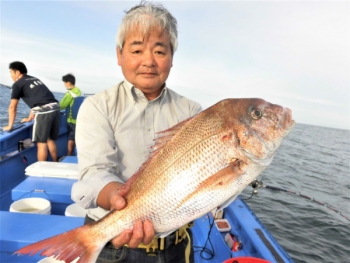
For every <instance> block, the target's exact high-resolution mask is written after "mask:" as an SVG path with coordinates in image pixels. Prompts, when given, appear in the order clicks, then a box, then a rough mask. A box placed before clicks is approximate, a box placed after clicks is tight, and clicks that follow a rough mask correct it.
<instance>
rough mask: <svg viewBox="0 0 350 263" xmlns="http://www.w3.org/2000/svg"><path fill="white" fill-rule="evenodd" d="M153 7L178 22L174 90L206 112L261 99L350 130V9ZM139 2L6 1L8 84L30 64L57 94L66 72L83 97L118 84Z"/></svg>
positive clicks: (295, 4)
mask: <svg viewBox="0 0 350 263" xmlns="http://www.w3.org/2000/svg"><path fill="white" fill-rule="evenodd" d="M154 2H157V3H162V4H163V5H164V6H165V7H166V8H167V9H168V10H169V11H170V12H171V13H172V14H173V15H174V16H175V18H176V19H177V22H178V31H179V36H178V41H179V46H178V50H177V51H176V52H175V54H174V60H173V67H172V70H171V73H170V76H169V78H168V80H167V86H168V87H169V88H171V89H173V90H175V91H176V92H178V93H180V94H182V95H184V96H186V97H188V98H190V99H193V100H195V101H197V102H199V103H200V104H201V105H202V107H203V108H204V109H205V108H207V107H209V106H211V105H213V104H215V103H216V102H218V101H220V100H222V99H225V98H262V99H264V100H266V101H268V102H271V103H275V104H279V105H281V106H284V107H288V108H290V109H291V110H292V112H293V118H294V120H295V121H296V122H297V123H303V124H311V125H317V126H326V127H333V128H342V129H350V2H349V1H203V0H202V1H154ZM137 3H139V1H48V0H46V1H16V0H9V1H4V0H0V29H1V31H0V83H2V84H5V85H9V86H10V85H12V83H13V82H12V80H11V78H10V75H9V69H8V65H9V63H10V62H12V61H22V62H24V63H25V64H26V66H27V68H28V74H29V75H33V76H35V77H37V78H39V79H40V80H42V81H43V82H44V83H45V84H46V85H47V86H48V87H49V88H50V89H51V90H52V91H56V92H65V91H66V90H65V87H64V85H63V82H62V81H61V78H62V76H63V75H65V74H67V73H73V74H74V75H75V76H76V79H77V83H76V85H77V86H78V87H79V88H81V89H82V91H83V93H97V92H100V91H102V90H105V89H108V88H110V87H112V86H113V85H116V84H117V83H118V82H120V81H122V80H123V75H122V72H121V69H120V67H119V66H118V64H117V60H116V41H115V38H116V32H117V29H118V27H119V25H120V22H121V19H122V17H123V16H124V14H125V13H124V12H125V11H126V10H128V9H130V8H131V7H132V6H134V5H136V4H137ZM0 96H1V94H0ZM9 100H10V98H9Z"/></svg>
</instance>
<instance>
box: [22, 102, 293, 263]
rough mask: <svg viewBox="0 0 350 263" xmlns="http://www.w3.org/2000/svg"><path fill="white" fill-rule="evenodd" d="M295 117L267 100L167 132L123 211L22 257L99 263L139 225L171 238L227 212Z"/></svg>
mask: <svg viewBox="0 0 350 263" xmlns="http://www.w3.org/2000/svg"><path fill="white" fill-rule="evenodd" d="M293 126H294V121H293V120H292V118H291V111H290V110H289V109H286V108H283V107H281V106H279V105H275V104H271V103H268V102H266V101H264V100H262V99H226V100H223V101H220V102H218V103H217V104H215V105H213V106H212V107H210V108H208V109H206V110H205V111H203V112H201V113H199V114H198V115H196V116H194V117H192V118H190V119H188V120H186V121H183V122H181V123H179V124H178V125H175V126H174V127H172V128H170V129H168V130H166V131H163V132H160V133H159V136H160V137H159V138H158V139H156V145H155V146H154V152H152V153H151V155H150V158H149V160H148V161H147V162H145V163H144V164H143V165H142V166H141V168H140V170H139V171H138V172H137V173H136V174H135V175H134V176H133V177H132V178H130V179H129V180H128V181H127V182H126V184H125V186H124V189H123V190H124V191H126V194H125V195H124V197H125V199H126V202H127V205H126V207H125V208H124V209H123V210H120V211H115V210H114V211H111V212H110V213H108V214H107V215H106V216H105V217H103V218H101V219H100V220H98V221H97V222H94V223H91V224H87V225H85V226H82V227H80V228H77V229H73V230H71V231H68V232H66V233H63V234H61V235H57V236H54V237H52V238H49V239H46V240H43V241H39V242H37V243H34V244H32V245H29V246H27V247H24V248H22V249H20V250H18V251H17V252H16V253H17V254H27V253H37V252H39V251H41V250H42V251H43V252H42V253H41V255H45V256H52V255H54V256H56V258H57V259H59V260H66V262H70V260H71V259H75V258H76V257H79V258H80V259H79V261H78V262H79V263H81V262H84V263H85V262H95V260H96V258H97V256H98V254H99V252H100V251H101V249H102V248H103V246H104V245H105V244H106V243H107V242H108V241H110V240H111V239H113V238H114V237H116V236H118V235H119V234H120V233H121V232H122V231H123V230H125V229H131V228H132V227H133V224H134V223H135V222H136V221H138V220H146V219H149V220H150V221H151V222H152V223H153V226H154V229H155V232H156V233H157V234H166V233H169V232H171V231H174V230H176V229H178V228H179V227H181V226H183V225H184V224H186V223H188V222H190V221H193V220H194V219H196V218H198V217H200V216H202V215H203V214H205V213H207V212H209V211H211V210H212V209H214V208H216V207H218V206H221V207H224V206H225V205H228V204H229V203H230V202H231V201H233V199H234V198H235V197H236V196H237V195H238V194H239V193H240V192H241V191H242V190H243V189H244V187H246V186H247V185H248V184H249V183H250V182H251V181H252V180H253V179H255V178H256V177H257V176H258V175H259V174H260V173H261V172H262V171H263V170H264V169H265V168H266V167H267V165H269V164H270V163H271V161H272V159H273V156H274V153H275V151H276V150H277V148H278V147H279V145H280V144H281V142H282V139H283V137H285V136H286V135H287V134H288V133H289V132H290V130H291V129H292V127H293Z"/></svg>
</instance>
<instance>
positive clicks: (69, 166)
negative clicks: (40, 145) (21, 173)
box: [25, 161, 79, 179]
mask: <svg viewBox="0 0 350 263" xmlns="http://www.w3.org/2000/svg"><path fill="white" fill-rule="evenodd" d="M25 174H26V175H27V176H38V177H56V178H66V179H78V175H79V171H78V164H77V163H60V162H43V161H42V162H36V163H33V164H31V165H29V166H28V167H27V168H26V170H25Z"/></svg>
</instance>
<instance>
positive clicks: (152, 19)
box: [117, 1, 177, 54]
mask: <svg viewBox="0 0 350 263" xmlns="http://www.w3.org/2000/svg"><path fill="white" fill-rule="evenodd" d="M135 28H138V30H139V31H140V33H141V35H142V36H143V37H145V36H147V35H149V34H150V33H151V31H152V30H154V29H159V30H161V31H162V32H163V33H167V34H168V35H169V38H170V46H171V51H172V53H173V54H174V52H175V51H176V49H177V22H176V19H175V17H173V16H172V15H171V14H170V12H169V11H168V10H167V9H165V8H164V7H163V6H162V5H161V4H153V3H147V2H144V1H141V3H140V4H139V5H137V6H134V7H133V8H131V9H130V10H129V11H127V12H126V15H125V16H124V18H123V20H122V23H121V25H120V26H119V29H118V32H117V46H118V47H119V49H120V50H122V49H123V45H124V42H125V36H126V34H127V33H128V32H129V31H131V30H133V29H135Z"/></svg>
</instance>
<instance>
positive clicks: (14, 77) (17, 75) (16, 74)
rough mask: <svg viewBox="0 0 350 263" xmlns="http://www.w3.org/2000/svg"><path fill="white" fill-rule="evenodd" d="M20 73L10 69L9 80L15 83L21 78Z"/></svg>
mask: <svg viewBox="0 0 350 263" xmlns="http://www.w3.org/2000/svg"><path fill="white" fill-rule="evenodd" d="M21 75H22V74H21V72H19V70H13V69H10V76H11V79H12V80H13V81H14V82H16V81H17V80H18V79H19V78H20V76H21Z"/></svg>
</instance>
